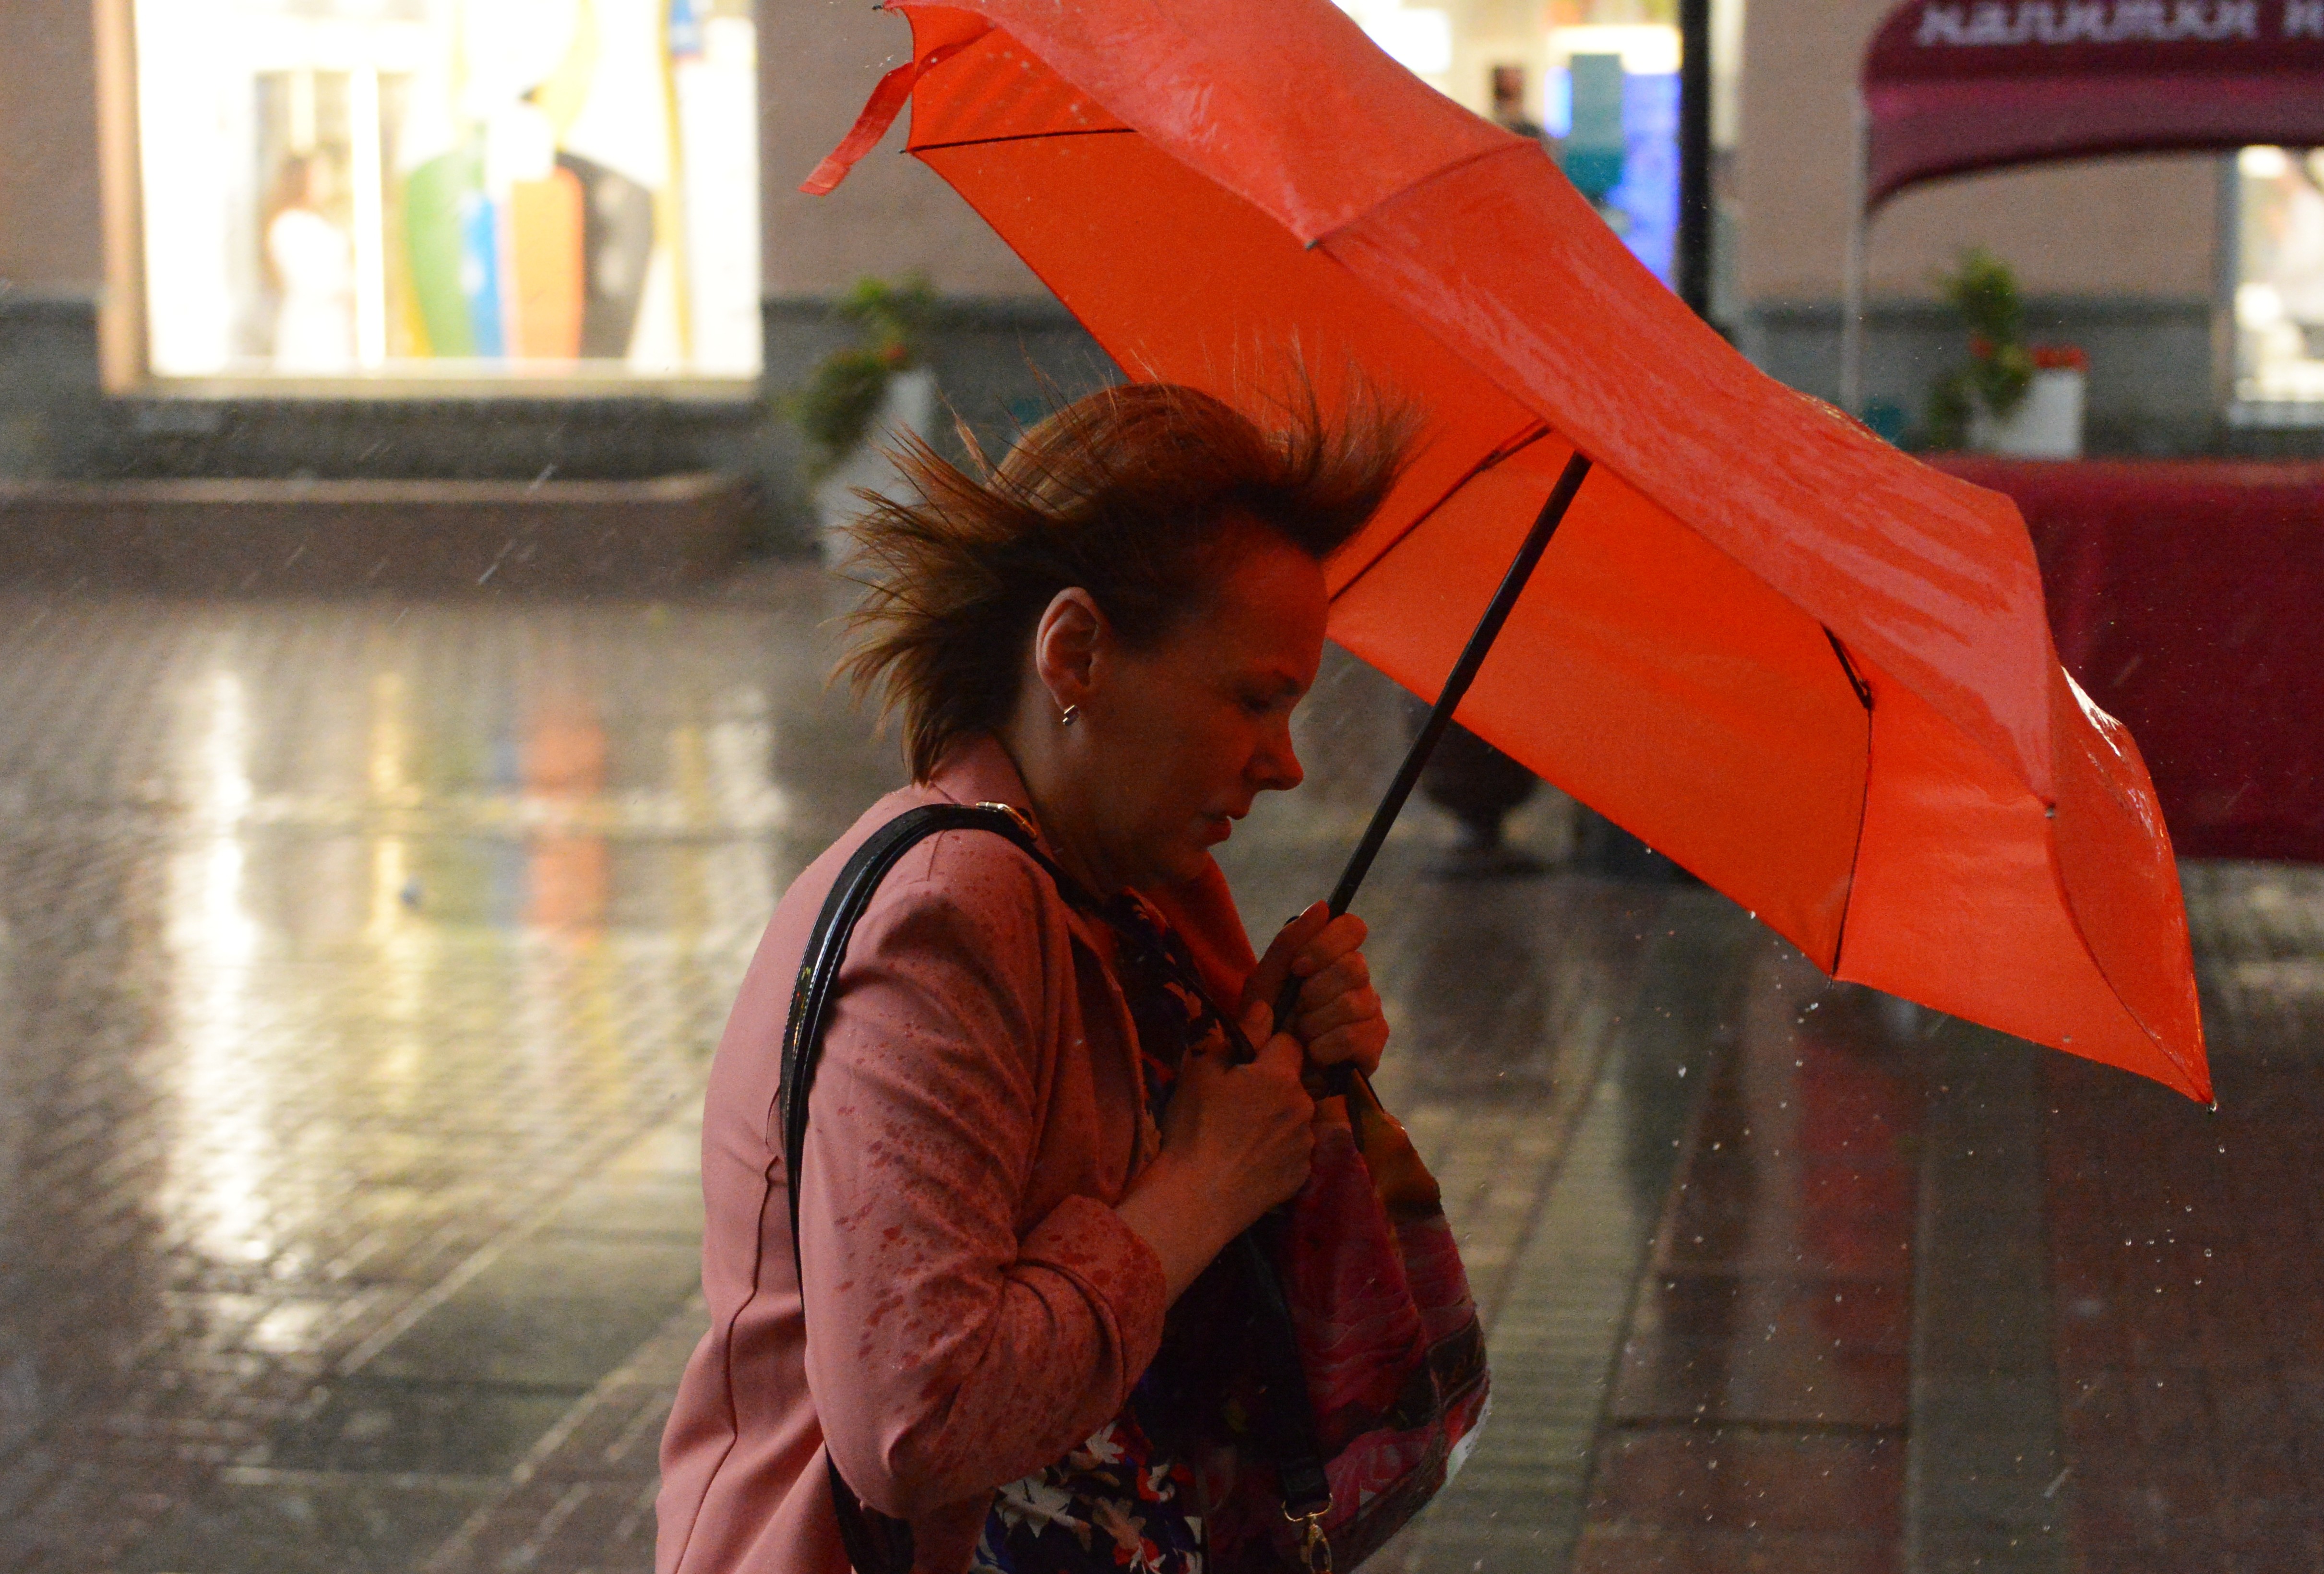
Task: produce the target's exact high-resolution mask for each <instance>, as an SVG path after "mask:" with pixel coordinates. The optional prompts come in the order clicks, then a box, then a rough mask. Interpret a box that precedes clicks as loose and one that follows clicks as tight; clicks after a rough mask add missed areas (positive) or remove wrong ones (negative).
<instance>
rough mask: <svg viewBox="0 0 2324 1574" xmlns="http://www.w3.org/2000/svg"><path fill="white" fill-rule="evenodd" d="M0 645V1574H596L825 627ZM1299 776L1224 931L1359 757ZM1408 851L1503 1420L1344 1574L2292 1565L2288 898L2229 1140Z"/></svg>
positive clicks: (2306, 1271)
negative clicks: (1461, 1470)
mask: <svg viewBox="0 0 2324 1574" xmlns="http://www.w3.org/2000/svg"><path fill="white" fill-rule="evenodd" d="M0 603H5V604H0V1570H18V1569H21V1570H25V1571H27V1574H31V1571H32V1570H39V1571H41V1574H47V1571H49V1570H71V1571H72V1574H81V1571H83V1570H90V1571H101V1570H106V1569H118V1570H122V1571H123V1574H242V1571H244V1570H246V1569H265V1570H267V1571H268V1574H277V1571H280V1574H303V1571H305V1570H309V1569H312V1570H316V1571H318V1574H320V1571H323V1570H329V1571H330V1574H341V1571H347V1574H366V1571H368V1570H374V1569H376V1570H380V1571H382V1574H387V1571H391V1570H392V1571H394V1574H411V1571H414V1570H420V1569H426V1570H428V1571H429V1574H516V1571H519V1570H538V1571H540V1574H574V1571H577V1570H581V1569H604V1570H608V1571H612V1570H627V1571H630V1574H639V1571H641V1570H643V1569H646V1568H648V1567H649V1566H650V1541H651V1534H652V1521H651V1514H650V1496H651V1491H652V1487H653V1456H654V1444H655V1441H656V1438H657V1435H658V1431H659V1418H660V1415H661V1413H662V1412H663V1410H664V1409H666V1406H667V1404H668V1395H669V1389H670V1386H671V1385H672V1384H673V1383H674V1382H675V1379H676V1375H677V1371H678V1365H679V1363H680V1362H681V1361H682V1359H683V1358H684V1354H685V1352H686V1349H687V1346H688V1345H689V1344H690V1342H691V1339H692V1338H693V1336H694V1330H696V1328H697V1327H698V1326H699V1320H700V1317H701V1312H700V1309H699V1306H698V1303H697V1302H695V1301H694V1299H693V1296H692V1289H693V1258H694V1247H693V1243H694V1238H695V1234H696V1230H697V1229H698V1213H697V1203H696V1198H695V1195H694V1180H693V1165H694V1157H693V1151H692V1136H691V1118H692V1107H693V1104H694V1102H695V1100H696V1099H698V1097H699V1089H700V1079H701V1073H702V1071H703V1067H704V1063H705V1057H706V1054H707V1052H708V1049H709V1046H710V1045H711V1043H712V1041H713V1040H714V1039H715V1035H716V1032H717V1029H718V1026H719V1024H720V1021H721V1019H722V1018H723V1016H724V1010H725V1007H726V1003H727V1000H728V999H729V998H730V996H731V992H732V990H733V982H734V980H735V979H736V978H737V977H738V976H739V973H740V971H741V968H742V962H743V961H744V959H745V958H746V957H747V955H748V953H749V951H750V948H751V946H752V944H753V943H755V940H756V938H757V934H758V930H759V927H760V925H761V923H762V922H763V919H764V916H765V913H766V912H767V910H768V909H769V908H770V907H771V905H772V902H773V900H774V897H775V896H776V894H777V893H778V892H779V890H780V888H781V886H782V884H783V882H784V881H786V880H787V879H788V878H789V877H790V874H791V872H792V871H794V870H796V869H797V868H798V867H799V865H800V863H801V862H802V861H804V860H805V859H806V858H807V857H808V856H811V855H812V854H813V853H814V852H815V851H817V850H819V849H820V848H821V847H822V846H823V845H824V844H825V842H826V841H827V840H828V838H829V837H830V836H832V835H833V834H835V833H836V832H837V831H838V830H839V829H840V828H841V827H842V826H844V824H845V823H846V822H847V820H849V819H850V818H852V817H853V814H854V812H855V810H856V809H857V808H858V807H859V806H860V805H861V804H862V803H863V802H865V801H867V800H868V799H869V797H870V796H871V795H872V794H874V793H875V792H876V791H877V790H879V788H880V787H881V786H882V785H884V784H885V783H886V782H888V781H890V780H891V779H893V777H894V774H895V767H894V764H893V762H892V759H891V754H890V746H888V745H885V744H881V743H877V742H875V741H871V740H869V739H868V738H867V737H866V735H865V732H864V729H863V727H862V723H861V721H860V720H859V719H858V718H856V717H855V716H854V715H853V713H851V712H850V711H849V710H848V709H847V707H846V706H845V704H844V702H843V701H842V700H841V699H840V698H839V697H837V696H835V695H829V694H826V693H825V692H824V690H823V689H822V687H821V679H822V668H823V664H824V662H825V658H826V657H827V652H828V634H827V631H825V630H824V629H823V628H821V626H820V620H821V619H822V618H823V617H824V616H825V615H826V613H827V612H828V611H829V605H828V603H827V602H826V601H825V590H824V588H823V586H822V584H821V582H820V581H819V579H818V578H817V576H816V575H813V574H812V573H809V572H804V571H790V570H780V571H774V572H771V573H761V574H759V575H753V576H750V577H748V578H746V579H745V580H743V581H741V582H738V583H737V584H735V585H734V586H732V587H729V588H728V590H727V591H726V592H724V593H723V594H719V595H715V596H711V597H706V598H705V599H703V600H701V601H698V602H695V603H685V604H673V605H648V604H630V605H620V604H608V605H604V606H594V607H593V606H586V605H570V604H555V603H490V602H485V601H482V600H479V601H476V602H473V603H432V604H431V603H414V604H410V605H404V604H401V603H368V602H344V603H323V602H316V603H291V602H275V603H267V602H253V603H169V602H160V601H139V600H122V601H109V602H108V601H86V600H78V599H74V598H14V599H9V598H0ZM1301 724H1302V728H1303V741H1302V747H1303V752H1304V754H1305V757H1306V759H1308V762H1309V764H1310V767H1311V773H1312V778H1311V783H1310V786H1309V787H1308V788H1307V789H1306V790H1305V791H1303V792H1302V793H1301V794H1300V795H1298V796H1297V798H1296V800H1291V799H1286V800H1277V801H1276V802H1274V803H1272V804H1270V805H1268V807H1267V809H1266V810H1264V811H1263V812H1262V813H1261V814H1259V815H1254V816H1253V818H1252V820H1251V821H1250V822H1249V823H1247V824H1246V825H1245V826H1244V827H1243V828H1242V830H1241V831H1240V833H1238V835H1237V837H1236V839H1235V840H1234V842H1231V843H1230V844H1229V849H1228V854H1227V861H1228V863H1229V866H1230V873H1231V877H1232V878H1233V879H1234V881H1235V883H1236V886H1237V889H1238V891H1239V893H1240V896H1241V898H1242V900H1243V903H1244V907H1245V910H1246V912H1247V913H1248V914H1249V915H1250V919H1251V922H1252V924H1253V926H1254V927H1255V928H1259V929H1264V928H1265V927H1267V926H1268V923H1269V922H1270V921H1271V919H1272V918H1273V917H1276V916H1281V915H1284V914H1287V913H1289V912H1291V911H1293V910H1294V909H1296V908H1297V907H1300V906H1302V905H1303V904H1304V903H1305V901H1306V900H1308V899H1309V898H1310V897H1312V896H1313V895H1314V893H1315V892H1316V891H1317V890H1319V889H1321V888H1323V887H1324V886H1325V885H1326V884H1328V882H1329V879H1330V878H1331V876H1332V874H1333V872H1334V870H1335V868H1336V862H1337V860H1338V858H1339V857H1340V856H1341V855H1342V853H1343V852H1344V851H1345V849H1346V847H1347V846H1348V845H1349V844H1350V842H1351V841H1352V839H1353V836H1354V834H1355V832H1356V829H1357V826H1358V825H1359V824H1360V819H1361V816H1362V815H1363V814H1364V813H1365V811H1366V810H1368V808H1369V802H1370V795H1371V793H1372V792H1373V791H1374V790H1376V787H1377V785H1378V783H1379V780H1380V779H1381V778H1383V777H1384V776H1385V775H1386V773H1387V771H1388V769H1389V768H1390V766H1391V765H1392V762H1393V759H1394V758H1395V756H1396V753H1397V750H1398V749H1399V747H1400V745H1401V741H1402V739H1403V737H1404V730H1405V727H1406V710H1405V707H1404V706H1403V704H1401V703H1400V702H1399V701H1398V700H1397V698H1396V697H1395V696H1394V695H1393V694H1392V693H1391V692H1389V691H1388V690H1387V688H1386V687H1385V686H1384V685H1383V684H1382V682H1381V680H1379V679H1378V678H1377V677H1373V676H1372V675H1370V674H1369V673H1368V672H1366V671H1364V670H1363V669H1361V668H1360V667H1355V666H1354V665H1353V664H1352V663H1346V662H1337V663H1334V664H1333V666H1332V667H1331V668H1330V669H1329V673H1328V675H1327V681H1326V683H1325V685H1324V686H1323V691H1322V692H1320V693H1319V694H1318V695H1316V696H1315V698H1314V701H1313V702H1311V704H1310V706H1309V708H1308V710H1307V711H1306V713H1305V719H1304V720H1303V722H1302V723H1301ZM1440 830H1441V827H1434V826H1432V824H1431V823H1430V821H1429V820H1428V819H1427V818H1426V816H1425V813H1424V814H1420V815H1416V817H1415V818H1414V819H1413V821H1412V822H1411V824H1408V825H1407V826H1406V827H1405V828H1404V829H1403V830H1402V831H1401V832H1400V833H1399V834H1398V836H1397V839H1395V840H1394V841H1392V842H1391V843H1390V845H1389V847H1388V851H1387V853H1386V854H1385V855H1384V857H1383V859H1382V861H1381V864H1380V866H1379V870H1378V871H1377V873H1376V874H1375V876H1374V879H1373V883H1372V885H1371V886H1370V887H1369V889H1368V891H1367V893H1366V896H1365V897H1364V900H1363V903H1362V910H1363V911H1364V912H1365V913H1366V915H1367V916H1368V917H1369V918H1370V920H1371V921H1372V923H1373V925H1374V927H1375V938H1374V943H1373V945H1372V955H1373V961H1374V965H1375V968H1376V971H1377V972H1378V975H1379V979H1380V980H1381V983H1382V987H1383V990H1384V992H1385V993H1386V994H1387V996H1388V1002H1389V1008H1390V1011H1391V1014H1392V1016H1393V1017H1394V1019H1395V1021H1396V1023H1397V1046H1396V1049H1395V1052H1394V1054H1393V1056H1392V1058H1391V1061H1390V1063H1389V1065H1388V1068H1387V1069H1386V1070H1385V1071H1384V1072H1383V1075H1382V1078H1381V1088H1382V1091H1383V1093H1384V1095H1385V1096H1386V1098H1387V1099H1388V1102H1389V1104H1390V1106H1391V1107H1392V1108H1394V1109H1397V1111H1398V1112H1399V1113H1401V1114H1402V1115H1403V1116H1404V1117H1405V1118H1406V1121H1407V1123H1408V1124H1409V1125H1410V1127H1411V1128H1412V1129H1413V1132H1414V1134H1415V1136H1416V1139H1417V1140H1418V1142H1419V1144H1420V1146H1421V1147H1422V1150H1423V1152H1424V1153H1425V1155H1426V1156H1427V1157H1428V1159H1429V1161H1430V1162H1431V1164H1433V1165H1434V1167H1435V1168H1436V1170H1437V1173H1438V1174H1439V1175H1440V1177H1441V1178H1442V1179H1443V1183H1444V1186H1445V1194H1446V1200H1447V1206H1448V1210H1450V1211H1451V1213H1452V1217H1453V1220H1454V1222H1455V1225H1456V1228H1457V1229H1458V1230H1459V1231H1460V1234H1461V1238H1462V1243H1463V1249H1464V1252H1465V1254H1466V1256H1467V1258H1468V1261H1469V1263H1470V1266H1471V1272H1472V1275H1473V1278H1474V1282H1475V1284H1476V1286H1477V1289H1478V1293H1479V1297H1480V1303H1481V1305H1482V1307H1483V1310H1484V1312H1485V1314H1486V1317H1487V1320H1488V1325H1489V1339H1490V1342H1491V1347H1492V1350H1493V1358H1494V1367H1495V1373H1496V1407H1495V1413H1494V1418H1493V1421H1492V1422H1491V1424H1490V1426H1489V1428H1488V1430H1487V1431H1486V1432H1485V1433H1484V1434H1483V1439H1482V1441H1481V1443H1480V1448H1479V1450H1478V1451H1477V1453H1476V1455H1475V1456H1474V1458H1473V1459H1472V1460H1471V1464H1470V1466H1469V1468H1468V1470H1467V1472H1466V1473H1465V1474H1464V1475H1463V1476H1462V1478H1461V1479H1460V1480H1459V1481H1457V1482H1456V1483H1455V1484H1454V1485H1453V1487H1452V1488H1451V1489H1450V1490H1448V1491H1447V1492H1446V1493H1445V1494H1443V1496H1442V1497H1441V1498H1440V1499H1439V1501H1438V1502H1437V1504H1436V1505H1434V1507H1433V1508H1432V1509H1431V1510H1430V1512H1429V1513H1428V1514H1426V1515H1425V1517H1424V1518H1423V1520H1422V1521H1421V1522H1420V1523H1418V1524H1417V1525H1416V1527H1415V1528H1414V1530H1413V1531H1412V1532H1411V1533H1408V1534H1407V1535H1406V1536H1405V1537H1404V1538H1401V1539H1400V1541H1399V1542H1398V1543H1397V1545H1396V1546H1395V1547H1393V1548H1391V1549H1390V1551H1388V1553H1385V1554H1383V1556H1382V1558H1381V1559H1380V1560H1379V1562H1378V1563H1377V1564H1376V1565H1375V1567H1376V1568H1378V1569H1381V1570H1383V1571H1388V1574H1501V1571H1509V1574H1518V1571H1522V1574H1534V1571H1535V1570H1545V1571H1548V1574H1555V1571H1557V1570H1560V1569H1567V1568H1574V1569H1589V1570H1591V1571H1593V1574H1612V1571H1616V1570H1622V1571H1628V1570H1639V1569H1674V1570H1675V1569H1686V1570H1703V1571H1705V1574H1720V1571H1721V1570H1725V1569H1755V1570H1756V1569H1765V1570H1771V1571H1782V1574H1816V1571H1819V1570H1826V1569H1829V1570H1833V1571H1835V1574H1842V1571H1845V1574H1854V1571H1856V1570H1871V1569H1881V1570H1896V1571H1897V1574H1905V1571H1907V1570H1909V1571H1910V1574H1953V1570H1956V1569H1961V1570H1966V1569H1984V1570H1995V1569H2008V1570H2011V1571H2012V1574H2065V1570H2066V1569H2069V1568H2076V1567H2078V1568H2080V1569H2083V1570H2086V1571H2087V1574H2113V1571H2114V1570H2116V1569H2124V1570H2131V1571H2133V1574H2136V1571H2139V1570H2144V1569H2251V1570H2271V1571H2272V1570H2276V1569H2285V1570H2292V1569H2301V1570H2309V1571H2310V1574H2315V1571H2318V1570H2324V1489H2319V1487H2318V1485H2317V1484H2318V1482H2319V1479H2324V1343H2319V1339H2324V1335H2319V1330H2320V1329H2324V1279H2319V1275H2318V1274H2317V1273H2316V1271H2315V1269H2314V1266H2313V1265H2314V1264H2315V1263H2316V1262H2317V1261H2319V1250H2318V1248H2319V1247H2320V1246H2324V1205H2319V1202H2318V1200H2317V1199H2318V1197H2319V1194H2320V1193H2319V1188H2318V1186H2317V1180H2318V1161H2317V1159H2316V1158H2315V1148H2314V1133H2315V1131H2316V1130H2317V1129H2318V1119H2319V1116H2324V982H2319V980H2324V871H2315V870H2280V869H2275V870H2272V869H2266V868H2258V867H2241V868H2238V867H2233V866H2193V867H2190V869H2189V870H2188V871H2187V879H2188V889H2189V897H2190V915H2191V916H2192V918H2193V921H2194V924H2195V928H2196V934H2197V939H2198V944H2199V950H2200V952H2201V959H2202V972H2203V984H2204V990H2205V1000H2206V1007H2207V1011H2208V1012H2209V1021H2210V1025H2211V1030H2212V1034H2213V1046H2214V1054H2215V1057H2216V1060H2217V1064H2218V1084H2219V1088H2220V1093H2221V1109H2220V1111H2219V1112H2218V1113H2217V1114H2213V1113H2211V1112H2209V1111H2205V1110H2200V1109H2195V1108H2194V1107H2193V1106H2191V1105H2188V1104H2186V1103H2185V1102H2184V1101H2183V1100H2175V1099H2173V1098H2172V1096H2170V1095H2167V1094H2164V1093H2163V1092H2162V1091H2160V1090H2157V1089H2153V1088H2149V1087H2147V1086H2146V1085H2145V1084H2144V1083H2138V1082H2133V1081H2131V1080H2130V1079H2128V1078H2126V1077H2124V1076H2121V1075H2119V1074H2117V1073H2113V1072H2099V1071H2097V1070H2096V1069H2094V1068H2089V1067H2085V1066H2083V1065H2081V1064H2080V1063H2077V1062H2073V1061H2070V1060H2068V1059H2065V1058H2064V1057H2061V1056H2055V1055H2050V1054H2039V1055H2037V1054H2033V1053H2032V1052H2029V1051H2027V1050H2025V1049H2024V1047H2023V1046H2018V1045H2012V1044H2010V1043H2008V1042H2006V1041H2004V1040H2001V1039H1999V1038H1998V1037H1997V1036H1994V1035H1990V1034H1986V1033H1982V1032H1981V1031H1978V1030H1974V1029H1969V1028H1967V1027H1965V1026H1962V1025H1960V1024H1951V1023H1946V1022H1943V1021H1941V1020H1939V1019H1936V1018H1933V1017H1927V1016H1926V1015H1924V1014H1915V1013H1910V1012H1898V1011H1895V1009H1893V1008H1892V1006H1893V1003H1888V1002H1884V1001H1882V1000H1880V999H1877V998H1875V997H1871V996H1868V995H1867V994H1865V993H1863V992H1861V991H1857V990H1845V989H1839V988H1835V987H1833V986H1831V985H1830V984H1828V983H1827V982H1826V981H1825V980H1821V978H1820V977H1819V976H1818V975H1817V974H1816V973H1815V972H1814V971H1813V969H1812V968H1810V967H1808V966H1807V965H1806V964H1805V963H1804V962H1803V961H1802V960H1801V959H1800V958H1799V957H1798V956H1797V955H1795V954H1794V953H1792V952H1790V951H1789V950H1788V948H1786V947H1784V946H1783V945H1782V944H1781V943H1777V942H1775V941H1774V940H1773V939H1772V938H1771V937H1770V936H1768V935H1767V934H1766V933H1765V932H1764V931H1761V930H1759V929H1758V928H1757V926H1755V925H1751V924H1750V923H1749V922H1748V920H1747V919H1746V918H1745V916H1743V915H1742V914H1741V913H1739V912H1738V911H1737V910H1736V909H1735V908H1734V907H1732V906H1731V905H1730V904H1728V903H1727V902H1725V901H1724V900H1723V899H1722V898H1720V897H1716V896H1715V895H1713V894H1711V893H1710V892H1707V891H1703V890H1701V889H1700V888H1686V887H1674V886H1625V885H1621V884H1618V883H1614V882H1610V881H1606V880H1601V879H1592V878H1590V877H1588V876H1586V875H1579V874H1574V873H1571V872H1560V873H1555V874H1553V875H1551V876H1549V877H1547V878H1543V879H1530V880H1518V881H1510V882H1504V883H1499V884H1485V885H1445V884H1440V883H1435V882H1433V881H1431V880H1428V879H1425V878H1423V876H1422V872H1421V871H1422V865H1423V863H1424V862H1425V855H1426V852H1427V851H1428V848H1429V845H1430V839H1431V837H1432V836H1434V835H1435V834H1437V833H1438V832H1439V831H1440ZM1518 833H1519V836H1520V838H1521V839H1522V840H1524V841H1526V842H1527V843H1528V844H1530V845H1532V846H1533V847H1535V849H1536V850H1537V851H1545V852H1547V851H1554V850H1555V849H1556V847H1557V846H1558V845H1559V843H1560V841H1561V837H1562V825H1561V822H1560V820H1559V815H1558V811H1557V808H1556V805H1554V803H1551V802H1547V801H1545V802H1543V803H1541V804H1538V805H1535V806H1534V807H1533V808H1531V809H1529V810H1528V811H1526V814H1525V815H1522V816H1521V818H1520V821H1519V824H1518ZM2206 1254H2209V1255H2206Z"/></svg>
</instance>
